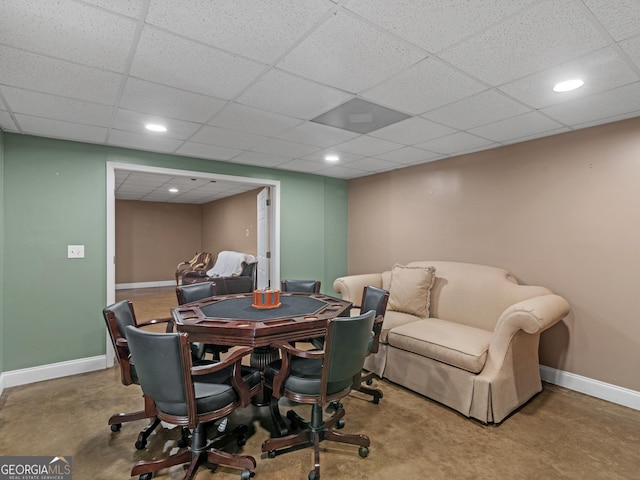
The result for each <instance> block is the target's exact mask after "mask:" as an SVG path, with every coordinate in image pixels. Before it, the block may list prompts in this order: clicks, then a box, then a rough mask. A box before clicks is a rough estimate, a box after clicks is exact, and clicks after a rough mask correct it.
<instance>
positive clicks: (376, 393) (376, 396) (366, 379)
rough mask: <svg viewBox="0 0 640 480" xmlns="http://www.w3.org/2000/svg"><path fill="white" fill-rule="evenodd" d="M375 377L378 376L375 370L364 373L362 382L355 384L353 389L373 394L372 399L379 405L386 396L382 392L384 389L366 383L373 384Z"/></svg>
mask: <svg viewBox="0 0 640 480" xmlns="http://www.w3.org/2000/svg"><path fill="white" fill-rule="evenodd" d="M374 378H377V375H376V374H375V373H374V372H369V373H367V374H365V375H362V377H361V378H360V383H359V384H356V385H354V387H353V389H354V390H356V391H358V392H362V393H364V394H365V395H371V396H372V397H373V399H372V400H371V401H372V402H373V403H375V404H376V405H377V404H379V403H380V399H381V398H382V397H383V396H384V395H383V394H382V390H380V389H378V388H369V387H366V386H365V384H366V385H371V383H372V381H373V379H374Z"/></svg>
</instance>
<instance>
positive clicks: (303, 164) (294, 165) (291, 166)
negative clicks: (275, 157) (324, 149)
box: [278, 158, 326, 173]
mask: <svg viewBox="0 0 640 480" xmlns="http://www.w3.org/2000/svg"><path fill="white" fill-rule="evenodd" d="M278 168H282V169H283V170H293V171H295V172H305V173H315V172H318V171H320V170H324V169H325V168H326V165H323V164H321V163H319V162H309V161H308V160H301V159H299V158H296V159H294V160H291V161H290V162H287V163H283V164H281V165H279V166H278Z"/></svg>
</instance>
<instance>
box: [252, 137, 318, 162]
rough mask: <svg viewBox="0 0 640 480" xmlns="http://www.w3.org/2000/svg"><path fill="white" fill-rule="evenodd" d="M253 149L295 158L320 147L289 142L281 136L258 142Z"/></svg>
mask: <svg viewBox="0 0 640 480" xmlns="http://www.w3.org/2000/svg"><path fill="white" fill-rule="evenodd" d="M251 150H252V151H254V152H258V153H267V154H269V155H280V156H282V157H291V158H294V157H303V156H305V155H308V154H310V153H312V152H315V151H317V150H319V149H318V147H312V146H309V145H303V144H301V143H294V142H288V141H286V140H280V139H279V138H268V139H265V140H261V141H259V142H258V143H256V144H255V145H254V146H253V147H251Z"/></svg>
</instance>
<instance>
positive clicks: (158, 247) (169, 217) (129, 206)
mask: <svg viewBox="0 0 640 480" xmlns="http://www.w3.org/2000/svg"><path fill="white" fill-rule="evenodd" d="M201 218H202V215H201V206H200V205H188V204H182V203H159V202H138V201H132V200H116V284H119V283H137V282H157V281H164V280H173V279H174V278H175V277H174V275H175V271H176V266H177V265H178V263H180V262H183V261H185V260H191V258H193V256H194V255H195V252H197V251H200V239H201V236H202V222H201Z"/></svg>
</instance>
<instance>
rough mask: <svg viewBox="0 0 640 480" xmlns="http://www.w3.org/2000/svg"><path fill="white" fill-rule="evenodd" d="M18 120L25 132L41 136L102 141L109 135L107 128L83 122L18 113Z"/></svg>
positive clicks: (90, 141) (93, 141)
mask: <svg viewBox="0 0 640 480" xmlns="http://www.w3.org/2000/svg"><path fill="white" fill-rule="evenodd" d="M15 117H16V121H17V122H18V123H19V124H20V127H21V128H22V130H23V131H24V133H28V134H30V135H39V136H41V137H53V138H62V139H68V140H75V141H80V142H88V143H102V142H104V139H105V137H106V136H107V129H106V128H104V127H96V126H93V125H82V124H81V123H71V122H64V121H62V120H51V119H48V118H40V117H32V116H29V115H21V114H16V115H15Z"/></svg>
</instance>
